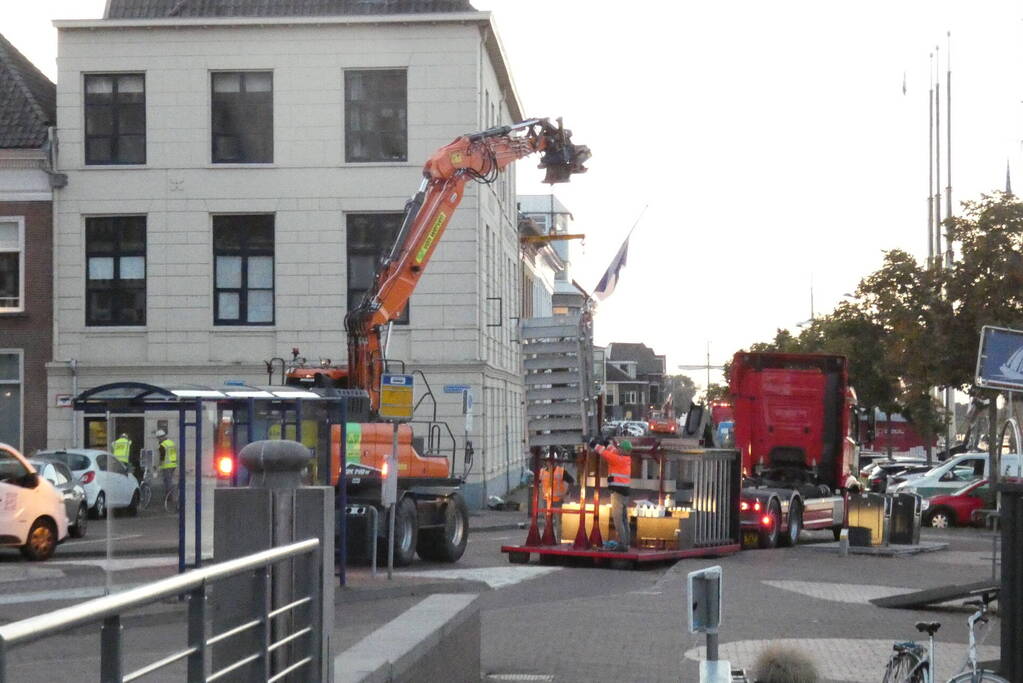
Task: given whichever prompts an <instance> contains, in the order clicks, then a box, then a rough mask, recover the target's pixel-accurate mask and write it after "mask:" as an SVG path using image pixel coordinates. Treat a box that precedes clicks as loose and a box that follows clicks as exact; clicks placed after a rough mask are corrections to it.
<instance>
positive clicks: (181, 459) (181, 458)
mask: <svg viewBox="0 0 1023 683" xmlns="http://www.w3.org/2000/svg"><path fill="white" fill-rule="evenodd" d="M185 431H186V430H185V408H184V406H182V407H180V408H178V574H184V573H185V463H186V462H187V460H188V447H187V446H186V445H185ZM165 495H166V494H165Z"/></svg>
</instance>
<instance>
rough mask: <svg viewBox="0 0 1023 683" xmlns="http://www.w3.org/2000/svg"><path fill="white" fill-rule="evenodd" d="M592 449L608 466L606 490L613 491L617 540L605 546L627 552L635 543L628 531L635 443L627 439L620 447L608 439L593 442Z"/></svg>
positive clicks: (612, 520)
mask: <svg viewBox="0 0 1023 683" xmlns="http://www.w3.org/2000/svg"><path fill="white" fill-rule="evenodd" d="M590 448H592V449H593V451H594V452H595V453H596V454H597V455H599V456H600V457H601V459H603V460H604V462H605V463H607V488H608V490H609V491H610V492H611V523H612V524H613V525H614V528H615V531H616V532H617V534H618V541H617V542H615V541H609V542H607V543H606V544H604V547H605V548H606V549H608V550H616V551H618V552H623V553H624V552H627V551H628V550H629V545H630V544H631V541H632V533H631V530H630V528H629V495H630V494H631V490H630V488H631V486H632V443H631V442H629V441H627V440H625V441H621V442H620V443H619V444H618V446H617V447H616V446H614V445H612V444H611V442H609V441H607V440H605V441H604V442H603V443H598V442H597V441H596V439H594V440H593V441H591V442H590Z"/></svg>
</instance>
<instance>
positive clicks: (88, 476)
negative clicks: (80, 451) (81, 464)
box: [82, 472, 96, 484]
mask: <svg viewBox="0 0 1023 683" xmlns="http://www.w3.org/2000/svg"><path fill="white" fill-rule="evenodd" d="M95 479H96V473H95V472H86V473H85V474H83V475H82V483H83V484H91V483H92V482H93V481H94V480H95Z"/></svg>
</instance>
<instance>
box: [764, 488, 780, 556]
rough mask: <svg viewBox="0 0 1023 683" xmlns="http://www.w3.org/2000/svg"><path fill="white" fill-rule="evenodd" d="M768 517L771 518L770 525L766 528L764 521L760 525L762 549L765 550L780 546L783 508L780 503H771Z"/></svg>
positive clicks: (773, 501) (774, 501)
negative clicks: (779, 536) (779, 538)
mask: <svg viewBox="0 0 1023 683" xmlns="http://www.w3.org/2000/svg"><path fill="white" fill-rule="evenodd" d="M766 516H767V517H770V518H771V523H770V525H768V526H764V524H763V523H762V520H761V523H760V547H761V548H763V549H765V550H766V549H768V548H776V547H777V546H778V535H779V533H780V532H781V508H780V507H779V505H778V501H776V500H772V501H771V504H770V505H769V506H768V508H767V515H766Z"/></svg>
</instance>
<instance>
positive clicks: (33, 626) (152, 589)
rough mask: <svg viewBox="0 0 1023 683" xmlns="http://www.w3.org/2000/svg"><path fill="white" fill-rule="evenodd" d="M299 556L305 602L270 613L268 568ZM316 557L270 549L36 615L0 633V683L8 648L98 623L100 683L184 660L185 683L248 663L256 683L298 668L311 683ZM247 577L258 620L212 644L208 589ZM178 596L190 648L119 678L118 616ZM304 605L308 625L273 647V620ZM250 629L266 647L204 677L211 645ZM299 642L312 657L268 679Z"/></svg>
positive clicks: (317, 620) (306, 548) (296, 549)
mask: <svg viewBox="0 0 1023 683" xmlns="http://www.w3.org/2000/svg"><path fill="white" fill-rule="evenodd" d="M301 555H311V556H312V558H313V560H314V561H313V562H311V563H310V565H311V567H312V572H311V575H310V576H309V577H308V585H309V595H307V596H306V597H304V598H300V599H298V600H295V601H293V602H291V603H289V604H287V605H283V606H281V607H279V608H277V609H272V608H271V607H272V605H271V588H270V568H271V566H272V565H274V564H276V563H278V562H281V561H283V560H287V559H291V558H295V557H298V556H301ZM320 555H321V553H320V541H319V539H317V538H310V539H307V540H304V541H299V542H298V543H292V544H290V545H286V546H281V547H280V548H271V549H270V550H264V551H262V552H258V553H253V554H251V555H247V556H245V557H240V558H238V559H236V560H229V561H227V562H220V563H218V564H214V565H211V566H209V567H205V568H203V569H194V570H191V571H188V572H185V573H184V574H178V575H177V576H173V577H170V578H167V579H162V580H160V581H157V582H155V583H152V584H150V585H147V586H140V587H138V588H133V589H130V590H126V591H123V592H120V593H115V594H113V595H107V596H105V597H102V598H96V599H94V600H89V601H87V602H83V603H80V604H78V605H73V606H71V607H65V608H63V609H59V610H55V611H53V612H49V613H47V614H40V615H39V616H35V617H30V618H28V619H23V620H21V621H16V622H13V623H10V624H5V625H3V626H0V683H8V681H10V680H11V679H10V678H9V677H8V676H7V653H8V652H9V651H10V649H11V648H13V647H17V646H19V645H26V644H28V643H32V642H36V641H39V640H43V639H45V638H48V637H50V636H53V635H56V634H59V633H61V632H63V631H67V630H69V629H71V628H75V627H76V626H84V625H87V624H92V623H96V622H102V626H101V629H100V680H102V681H104V683H106V682H107V681H117V682H123V683H127V682H128V681H134V680H136V679H139V678H142V677H143V676H146V675H148V674H151V673H153V672H155V671H159V670H160V669H162V668H164V667H166V666H169V665H171V664H173V663H175V662H178V661H180V660H182V659H187V666H188V676H187V679H186V680H187V681H189V683H198V682H200V681H201V682H203V683H207V682H209V681H215V680H217V679H219V678H220V677H222V676H224V675H226V674H228V673H230V672H231V671H234V670H235V669H238V668H240V667H242V666H245V665H246V664H249V663H255V665H256V668H257V670H258V671H259V680H263V681H267V682H268V683H273V681H277V680H280V679H282V678H284V677H285V676H287V675H288V674H289V673H291V672H292V671H295V670H297V669H299V668H301V667H303V666H309V667H310V668H309V672H310V674H311V676H310V678H311V679H313V680H315V678H316V677H317V675H318V672H319V670H320V669H319V667H318V666H317V665H316V662H317V661H318V660H319V658H320V656H321V655H320V652H319V650H320V645H321V631H322V628H321V626H322V614H320V609H319V606H320V602H321V597H320V595H319V593H320V592H321V588H320V564H321V562H320V561H322V560H323V558H322V557H320ZM316 560H320V561H316ZM250 571H255V574H256V578H257V579H258V585H259V586H260V589H259V591H258V595H257V596H256V597H257V600H256V602H257V604H258V605H259V607H258V612H259V613H258V614H254V615H253V618H252V619H250V620H249V621H247V622H245V623H242V624H240V625H238V626H236V627H234V628H232V629H229V630H227V631H224V632H223V633H219V634H216V635H213V636H209V635H208V634H207V632H206V631H207V623H206V621H207V620H206V616H207V611H206V587H207V586H208V585H209V584H211V583H213V582H215V581H219V580H222V579H227V578H230V577H233V576H238V575H240V574H244V573H246V572H250ZM181 595H187V596H188V619H187V629H188V646H187V647H186V648H185V649H183V650H179V651H178V652H175V653H173V654H171V655H168V656H167V657H164V658H163V659H160V660H157V661H155V662H152V663H150V664H148V665H146V666H144V667H142V668H140V669H137V670H135V671H132V672H128V673H125V672H124V670H123V666H124V660H123V650H122V644H123V635H122V632H123V625H122V623H121V616H122V613H123V612H126V611H128V610H131V609H136V608H139V607H142V606H144V605H148V604H151V603H154V602H157V601H159V600H162V599H164V598H169V597H175V596H181ZM307 604H308V605H309V608H310V611H309V614H310V624H309V625H308V626H306V627H305V628H302V629H299V630H297V631H295V632H294V633H291V634H290V635H287V636H283V637H282V638H281V639H280V640H277V641H276V642H272V635H271V630H272V629H271V628H270V626H271V622H272V621H273V619H274V618H275V617H278V616H280V615H282V614H286V613H288V612H291V611H292V610H295V609H297V608H299V607H301V606H303V605H307ZM250 629H259V632H260V635H261V641H262V643H263V645H262V648H261V649H260V650H259V651H257V652H255V653H253V654H251V655H248V656H246V657H243V658H242V659H239V660H238V661H236V662H234V663H232V664H230V665H228V666H226V667H224V668H223V669H221V670H220V671H216V672H213V673H211V674H210V675H209V676H207V675H206V662H205V660H206V649H207V648H208V647H209V646H211V645H214V644H215V643H218V642H220V641H222V640H226V639H227V638H230V637H232V636H235V635H237V634H239V633H243V632H245V631H248V630H250ZM303 636H308V637H309V640H310V643H309V644H310V647H309V653H310V654H309V656H307V657H305V658H303V659H301V660H299V661H297V662H294V663H292V664H290V665H289V666H287V667H286V668H284V669H282V670H281V671H277V672H274V671H272V670H271V657H270V655H271V654H272V653H273V652H274V651H275V650H277V648H279V647H281V646H283V645H286V644H287V643H290V642H292V641H294V640H297V639H298V638H301V637H303Z"/></svg>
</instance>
